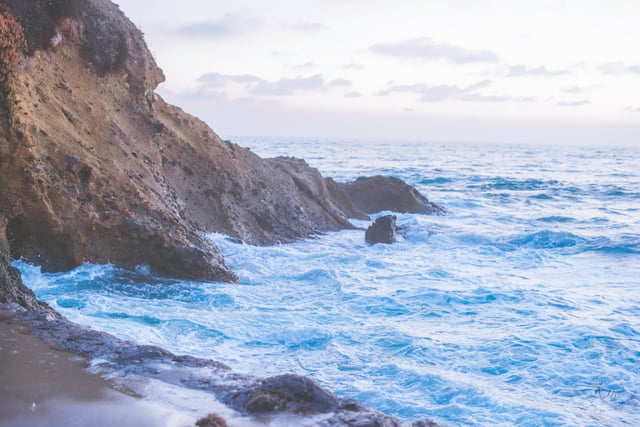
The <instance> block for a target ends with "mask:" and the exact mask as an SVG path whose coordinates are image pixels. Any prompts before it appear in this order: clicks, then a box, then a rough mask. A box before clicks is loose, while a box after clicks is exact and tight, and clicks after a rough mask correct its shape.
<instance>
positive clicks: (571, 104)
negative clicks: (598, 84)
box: [556, 99, 591, 107]
mask: <svg viewBox="0 0 640 427" xmlns="http://www.w3.org/2000/svg"><path fill="white" fill-rule="evenodd" d="M590 103H591V101H589V100H588V99H579V100H577V101H559V102H556V105H557V106H559V107H579V106H581V105H588V104H590Z"/></svg>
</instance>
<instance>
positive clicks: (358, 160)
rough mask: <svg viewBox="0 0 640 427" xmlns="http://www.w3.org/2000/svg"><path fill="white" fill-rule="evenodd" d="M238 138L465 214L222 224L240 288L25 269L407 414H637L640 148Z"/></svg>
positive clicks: (495, 419) (187, 337) (180, 345)
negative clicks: (389, 225) (282, 241)
mask: <svg viewBox="0 0 640 427" xmlns="http://www.w3.org/2000/svg"><path fill="white" fill-rule="evenodd" d="M235 141H236V142H239V143H241V145H244V146H248V147H251V149H252V150H253V151H255V152H256V153H258V154H260V155H262V156H265V157H270V156H277V155H294V156H297V157H303V158H305V159H306V160H307V161H308V163H309V164H311V165H312V166H314V167H317V168H318V169H319V170H320V171H321V172H322V173H323V174H324V175H325V176H333V177H335V178H336V179H338V180H342V181H345V180H352V179H354V178H356V177H358V176H362V175H374V174H383V175H393V176H397V177H399V178H402V179H404V180H406V181H407V182H408V183H410V184H412V185H415V186H416V187H417V188H418V189H419V190H420V191H421V192H422V193H423V194H425V195H427V196H428V198H429V199H430V200H432V201H434V202H437V203H440V204H442V205H444V206H446V207H447V208H448V209H449V211H450V212H449V214H448V215H445V216H422V215H409V214H402V215H399V216H398V223H399V225H400V226H401V227H403V230H404V232H403V233H404V234H403V236H402V237H400V239H399V242H398V243H397V244H394V245H375V246H369V245H367V244H365V242H364V232H363V231H361V230H356V231H353V230H349V231H342V232H337V233H329V234H325V235H321V236H315V237H314V238H309V239H307V240H304V241H301V242H298V243H295V244H289V245H280V246H273V247H253V246H248V245H242V244H238V243H235V242H234V241H232V240H231V239H228V238H226V237H225V236H222V235H211V236H209V237H210V238H212V239H213V240H214V241H216V242H217V243H218V244H219V245H220V247H221V249H222V251H223V253H224V254H225V255H226V258H227V261H228V264H229V266H230V267H231V268H232V269H233V270H234V271H236V272H237V273H238V274H239V276H240V283H238V284H226V283H201V282H183V281H175V280H167V279H162V278H153V277H149V276H147V275H145V274H144V271H143V270H141V271H140V272H139V273H131V272H126V271H123V270H119V269H117V268H114V267H112V266H97V265H90V264H88V265H84V266H82V267H80V268H77V269H75V270H73V271H70V272H67V273H61V274H43V273H41V272H40V270H39V268H37V267H33V266H30V265H27V264H24V263H21V262H17V263H16V265H17V266H18V267H19V268H20V270H21V271H22V273H23V275H24V279H25V282H26V283H27V284H28V285H29V286H30V287H32V289H34V290H35V292H36V293H37V295H38V297H40V298H41V299H43V300H45V301H47V302H48V303H50V304H51V305H52V306H54V307H55V308H56V309H57V310H59V311H60V312H61V313H63V314H64V315H65V316H67V317H69V318H70V319H71V320H74V321H76V322H79V323H83V324H87V325H90V326H92V327H93V328H96V329H100V330H104V331H107V332H110V333H112V334H115V335H117V336H119V337H122V338H126V339H130V340H133V341H137V342H140V343H146V344H155V345H160V346H162V347H165V348H167V349H169V350H171V351H174V352H177V353H182V354H191V355H195V356H201V357H207V358H214V359H217V360H220V361H222V362H225V363H227V364H229V365H230V366H232V367H233V368H234V369H235V370H237V371H241V372H248V373H254V374H258V375H267V374H278V373H283V372H295V373H300V374H305V375H309V376H311V377H313V378H315V379H317V380H318V381H319V382H320V383H321V384H322V385H323V386H325V387H327V388H329V389H331V390H332V391H334V392H336V393H337V394H338V395H340V396H342V397H349V398H354V399H357V400H359V401H362V402H364V403H365V404H367V405H369V406H371V407H373V408H375V409H378V410H380V411H383V412H385V413H387V414H391V415H395V416H397V417H400V418H401V419H404V420H407V421H408V420H415V419H418V418H424V417H428V418H431V419H434V420H436V421H439V422H441V423H443V424H444V425H463V426H621V425H629V426H634V425H640V167H639V166H640V148H638V147H571V146H551V145H538V146H535V145H533V146H517V145H513V146H512V145H504V144H503V145H490V144H482V145H481V144H460V143H416V142H371V141H345V140H299V139H284V138H279V139H274V138H236V139H235ZM356 224H357V225H359V226H362V227H365V226H366V225H368V223H367V222H363V221H356Z"/></svg>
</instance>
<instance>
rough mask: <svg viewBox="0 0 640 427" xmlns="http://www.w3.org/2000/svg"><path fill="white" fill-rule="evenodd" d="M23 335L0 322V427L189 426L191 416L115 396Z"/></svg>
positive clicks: (112, 388) (77, 362)
mask: <svg viewBox="0 0 640 427" xmlns="http://www.w3.org/2000/svg"><path fill="white" fill-rule="evenodd" d="M25 329H26V328H25V327H22V326H20V325H16V324H8V323H5V322H0V427H13V426H16V427H17V426H21V427H22V426H33V427H38V426H43V427H44V426H47V427H51V426H61V427H62V426H97V425H100V426H118V427H126V426H132V427H133V426H137V427H139V426H172V427H173V426H175V427H178V426H193V425H194V423H195V420H196V418H195V416H190V415H188V414H184V413H180V412H178V411H177V410H175V409H172V408H167V407H164V406H162V405H159V404H156V403H153V402H149V401H145V400H142V399H140V398H138V397H135V396H134V395H133V393H130V392H129V394H127V393H126V392H123V391H122V390H118V387H117V386H116V385H115V384H114V383H112V382H110V381H108V380H106V379H104V378H102V377H101V376H100V375H97V374H92V373H90V372H88V371H87V370H86V369H85V367H86V364H87V363H86V361H85V360H84V359H82V358H81V357H79V356H77V355H74V354H70V353H64V352H60V351H56V350H53V349H51V348H49V346H47V345H46V344H45V343H43V342H42V341H41V340H40V339H38V338H36V337H33V336H30V335H27V334H26V333H25V332H26V330H25Z"/></svg>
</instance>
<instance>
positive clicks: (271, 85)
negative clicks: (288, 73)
mask: <svg viewBox="0 0 640 427" xmlns="http://www.w3.org/2000/svg"><path fill="white" fill-rule="evenodd" d="M325 89H326V88H325V82H324V79H323V78H322V76H321V75H320V74H315V75H313V76H309V77H300V76H298V77H295V78H282V79H280V80H278V81H275V82H269V81H265V80H263V81H261V82H259V83H258V84H256V85H255V86H254V87H253V88H252V90H251V93H252V94H254V95H276V96H287V95H293V94H295V93H296V92H299V91H312V90H319V91H323V90H325Z"/></svg>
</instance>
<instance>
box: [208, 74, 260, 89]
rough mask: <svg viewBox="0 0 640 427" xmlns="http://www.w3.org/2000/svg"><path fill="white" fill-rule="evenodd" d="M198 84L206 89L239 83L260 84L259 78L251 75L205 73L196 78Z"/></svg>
mask: <svg viewBox="0 0 640 427" xmlns="http://www.w3.org/2000/svg"><path fill="white" fill-rule="evenodd" d="M197 81H198V83H201V84H203V85H204V86H207V87H220V86H226V85H227V84H229V83H241V84H251V83H258V82H262V81H264V80H262V79H261V78H260V77H258V76H253V75H251V74H235V75H231V74H220V73H205V74H203V75H201V76H200V77H199V78H198V80H197Z"/></svg>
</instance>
